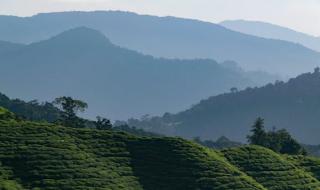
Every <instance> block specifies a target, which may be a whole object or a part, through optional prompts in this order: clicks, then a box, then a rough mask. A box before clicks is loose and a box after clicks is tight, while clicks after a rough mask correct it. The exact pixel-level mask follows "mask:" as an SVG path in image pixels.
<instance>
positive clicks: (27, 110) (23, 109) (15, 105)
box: [0, 93, 60, 122]
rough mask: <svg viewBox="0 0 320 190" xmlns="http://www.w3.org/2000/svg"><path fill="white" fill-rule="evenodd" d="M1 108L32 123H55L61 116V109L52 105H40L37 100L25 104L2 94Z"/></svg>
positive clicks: (0, 96) (46, 103) (0, 97)
mask: <svg viewBox="0 0 320 190" xmlns="http://www.w3.org/2000/svg"><path fill="white" fill-rule="evenodd" d="M0 106H1V107H4V108H6V109H8V110H10V111H11V112H13V113H14V114H15V115H16V116H18V117H20V118H24V119H27V120H32V121H48V122H54V121H56V120H57V119H58V117H59V115H60V111H59V109H57V108H56V107H55V106H54V105H53V104H52V103H49V102H44V103H39V102H38V101H37V100H33V101H29V102H25V101H23V100H20V99H10V98H9V97H7V96H6V95H4V94H1V93H0Z"/></svg>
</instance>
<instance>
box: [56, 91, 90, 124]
mask: <svg viewBox="0 0 320 190" xmlns="http://www.w3.org/2000/svg"><path fill="white" fill-rule="evenodd" d="M53 104H54V105H56V106H57V107H58V108H59V109H60V110H61V114H60V119H59V122H60V123H61V124H62V125H64V126H67V127H84V120H83V119H81V118H79V117H78V116H77V113H78V112H84V111H85V109H86V108H88V104H87V103H85V102H83V101H81V100H75V99H73V98H71V97H66V96H62V97H59V98H56V99H55V101H54V102H53Z"/></svg>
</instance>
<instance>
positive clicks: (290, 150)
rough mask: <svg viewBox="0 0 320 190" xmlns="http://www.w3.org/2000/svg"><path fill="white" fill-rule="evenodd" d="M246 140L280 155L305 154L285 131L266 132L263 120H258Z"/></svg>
mask: <svg viewBox="0 0 320 190" xmlns="http://www.w3.org/2000/svg"><path fill="white" fill-rule="evenodd" d="M247 139H248V141H249V143H250V144H252V145H259V146H263V147H266V148H269V149H271V150H273V151H275V152H277V153H281V154H291V155H299V154H307V152H306V150H305V149H304V148H303V147H302V146H301V145H300V144H299V143H298V142H297V141H296V140H295V139H294V138H292V136H291V135H290V133H289V132H288V131H287V130H285V129H280V130H275V129H273V130H271V131H266V130H265V128H264V120H263V119H262V118H258V119H257V120H256V121H255V123H254V125H253V126H252V129H251V134H250V135H248V136H247Z"/></svg>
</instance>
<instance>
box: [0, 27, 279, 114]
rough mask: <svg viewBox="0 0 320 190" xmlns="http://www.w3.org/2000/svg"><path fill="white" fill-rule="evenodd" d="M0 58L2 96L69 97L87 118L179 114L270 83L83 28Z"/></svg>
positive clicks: (261, 77)
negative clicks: (206, 100) (83, 106)
mask: <svg viewBox="0 0 320 190" xmlns="http://www.w3.org/2000/svg"><path fill="white" fill-rule="evenodd" d="M9 47H10V48H9V49H8V50H3V52H6V53H1V54H0V60H1V70H0V86H1V91H2V92H3V93H5V94H7V95H8V96H10V97H19V98H22V99H25V100H32V99H34V98H36V99H39V100H40V101H44V100H46V101H50V100H53V99H54V98H55V97H58V96H62V95H69V96H73V97H75V98H79V99H82V100H84V101H87V102H88V104H89V110H88V111H89V112H88V116H90V117H91V118H92V117H95V116H96V115H98V114H103V116H106V117H108V118H111V119H127V118H129V117H140V116H141V115H144V114H152V115H158V114H163V113H164V112H167V111H170V112H178V111H181V110H183V109H186V108H188V107H189V106H190V104H191V103H193V102H198V101H199V100H201V99H202V98H203V97H208V96H210V95H212V94H218V93H221V92H226V91H229V89H230V88H232V87H238V88H240V89H241V88H245V87H247V86H256V85H262V84H264V83H265V82H266V81H270V80H275V77H273V76H270V75H268V74H265V73H261V72H257V73H256V72H244V71H242V70H241V69H240V68H239V67H237V65H236V63H234V62H232V61H227V62H224V63H223V64H218V63H217V62H215V61H213V60H208V59H194V60H179V59H163V58H154V57H152V56H146V55H142V54H140V53H137V52H135V51H131V50H128V49H124V48H121V47H118V46H115V45H113V44H112V43H111V42H110V41H109V40H108V39H107V38H106V37H105V36H104V35H103V34H102V33H100V32H98V31H96V30H92V29H89V28H85V27H80V28H75V29H71V30H69V31H66V32H63V33H62V34H59V35H57V36H55V37H52V38H51V39H49V40H44V41H41V42H37V43H32V44H30V45H17V47H19V48H17V47H16V46H14V48H11V46H9Z"/></svg>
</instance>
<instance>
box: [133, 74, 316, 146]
mask: <svg viewBox="0 0 320 190" xmlns="http://www.w3.org/2000/svg"><path fill="white" fill-rule="evenodd" d="M319 97H320V72H319V69H316V70H315V72H313V73H305V74H302V75H300V76H298V77H297V78H293V79H290V80H289V81H288V82H286V83H284V82H277V83H275V84H268V85H266V86H264V87H261V88H248V89H246V90H243V91H239V92H234V93H227V94H221V95H218V96H213V97H210V98H208V99H206V100H202V101H201V102H200V103H199V104H196V105H194V106H193V107H192V108H191V109H188V110H186V111H183V112H180V113H178V114H165V115H164V116H162V117H151V118H145V119H144V120H143V121H138V120H129V124H130V125H132V126H138V127H142V128H145V129H147V130H150V131H154V132H158V133H160V132H162V133H164V134H168V135H179V136H183V137H188V138H192V137H197V136H199V137H202V138H204V139H216V138H218V137H220V136H222V135H225V136H227V137H229V138H231V139H233V140H238V141H242V142H244V141H245V137H246V134H247V133H248V131H249V130H250V127H251V125H252V124H253V122H254V120H255V119H256V118H257V117H262V118H265V121H266V126H267V127H268V128H269V129H272V127H277V128H285V129H287V130H289V131H290V132H291V133H292V134H293V135H294V136H295V137H296V138H297V139H298V140H299V141H300V142H303V143H307V144H319V143H320V140H319V135H318V134H319V133H320V128H319V122H320V117H319V114H320V99H319Z"/></svg>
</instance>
